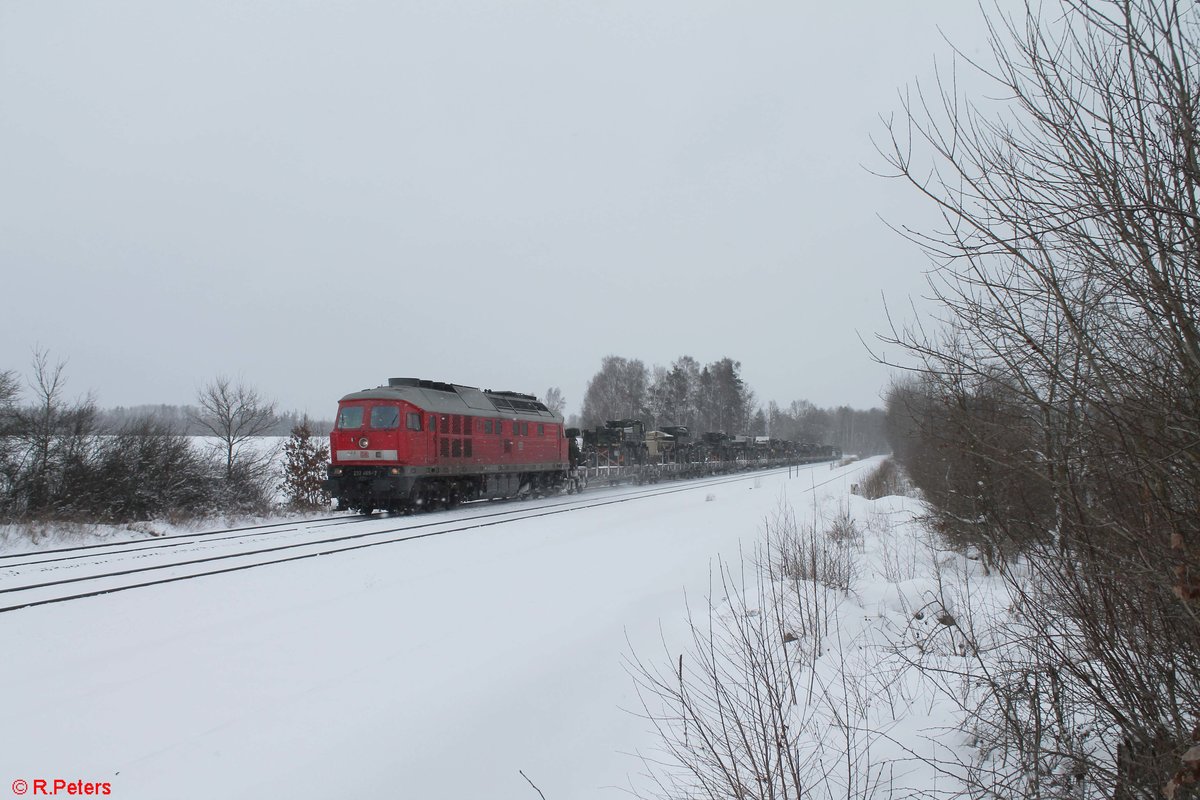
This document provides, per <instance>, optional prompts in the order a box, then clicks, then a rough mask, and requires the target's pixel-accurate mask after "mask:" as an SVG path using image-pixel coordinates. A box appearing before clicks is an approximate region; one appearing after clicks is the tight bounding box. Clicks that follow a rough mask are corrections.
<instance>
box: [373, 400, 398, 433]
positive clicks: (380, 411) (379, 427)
mask: <svg viewBox="0 0 1200 800" xmlns="http://www.w3.org/2000/svg"><path fill="white" fill-rule="evenodd" d="M399 427H400V408H399V407H398V406H375V407H374V408H372V409H371V430H373V431H390V430H392V429H393V428H399Z"/></svg>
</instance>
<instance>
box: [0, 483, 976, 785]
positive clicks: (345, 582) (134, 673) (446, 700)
mask: <svg viewBox="0 0 1200 800" xmlns="http://www.w3.org/2000/svg"><path fill="white" fill-rule="evenodd" d="M873 464H874V462H873V461H866V462H860V463H856V464H851V465H849V466H844V467H837V468H831V467H830V466H829V465H825V464H822V465H816V466H814V467H810V468H804V469H802V470H801V471H800V473H799V475H796V474H795V473H793V474H791V475H789V472H788V471H787V470H782V471H775V472H770V473H762V474H748V475H743V476H738V480H734V481H729V482H726V483H722V484H719V485H696V486H694V487H688V486H687V485H685V484H663V485H662V486H660V487H659V488H671V489H678V491H672V492H670V493H666V494H661V495H657V496H652V497H639V496H636V495H635V494H634V493H631V492H630V488H631V487H622V488H619V489H594V490H590V491H589V492H587V493H585V495H584V498H585V499H600V498H605V497H611V498H612V499H620V498H621V497H627V498H628V499H627V500H626V501H625V502H615V503H612V504H609V505H605V506H602V507H596V508H590V509H580V510H577V511H572V512H570V513H560V514H556V515H552V516H541V517H535V518H530V519H525V520H522V521H521V522H519V523H514V524H505V525H498V526H494V527H481V528H475V529H471V530H465V531H461V532H457V533H454V534H449V535H444V536H433V537H429V538H425V539H419V540H411V541H407V542H403V543H397V544H391V545H384V546H378V547H371V548H369V549H365V550H360V551H356V552H350V553H343V554H334V555H329V556H323V557H320V558H309V559H307V560H303V561H298V562H295V563H290V564H284V565H279V566H267V567H262V568H256V569H250V570H246V571H242V572H235V573H231V574H228V575H217V576H211V577H204V578H199V579H195V580H187V581H182V582H179V583H173V584H168V585H164V586H155V587H149V588H144V589H135V590H130V591H123V592H119V593H114V594H110V595H104V596H100V597H94V598H89V599H85V600H76V601H71V602H66V603H60V604H54V605H47V606H42V607H37V608H28V609H23V610H18V611H12V612H8V613H4V614H0V641H3V642H4V643H5V651H6V652H5V657H4V658H3V659H0V682H2V684H0V685H3V686H5V687H7V690H8V692H7V695H6V698H5V702H4V713H3V720H4V721H3V730H4V737H3V742H2V747H0V767H2V770H0V787H4V790H5V791H7V789H8V787H9V785H10V783H11V782H12V781H16V780H25V781H28V782H29V783H30V784H32V782H33V781H34V780H35V779H47V780H49V781H53V780H55V779H62V780H65V781H68V782H70V781H75V780H82V781H91V782H107V783H109V784H110V785H111V796H113V797H118V798H156V799H157V798H180V799H182V798H212V797H222V798H276V797H288V798H297V799H299V798H313V799H314V800H315V799H316V798H330V797H371V798H376V797H388V798H422V799H428V798H501V799H507V798H523V799H524V800H529V799H530V798H537V797H538V790H540V791H541V792H543V793H544V794H545V797H546V798H547V800H567V799H569V798H603V797H613V798H618V797H627V796H629V794H628V792H629V791H631V790H632V791H635V792H637V791H643V792H647V793H648V792H651V791H652V787H653V784H652V782H651V780H650V778H648V777H647V776H646V774H645V773H646V769H645V764H644V763H643V761H642V760H641V757H640V756H645V757H648V758H651V759H653V758H654V757H655V753H657V752H658V751H659V749H660V748H661V745H660V742H659V740H658V739H657V738H656V736H655V734H654V731H653V726H652V725H651V724H650V723H649V722H648V721H647V720H646V719H645V718H644V717H643V715H642V703H641V700H640V699H639V695H638V692H637V690H636V684H635V681H634V678H633V677H632V676H631V674H630V659H631V657H636V658H638V659H641V660H643V661H645V662H649V663H652V664H653V663H656V662H657V661H658V660H662V661H663V662H664V665H665V666H667V667H668V668H669V665H667V664H666V658H667V656H666V654H676V653H679V652H682V651H683V650H684V649H686V648H687V646H688V645H689V643H690V641H691V632H690V630H689V628H688V618H687V606H690V607H691V609H692V613H693V614H696V612H697V610H698V609H700V610H705V609H707V600H706V598H708V597H709V596H710V594H711V592H710V587H712V586H713V585H714V580H715V578H716V576H719V573H720V563H721V561H722V560H723V561H725V562H730V563H737V562H739V560H740V559H741V558H742V557H743V556H746V557H747V558H749V557H750V554H751V553H753V552H754V550H755V548H756V546H757V543H758V542H759V541H760V540H761V539H762V537H763V532H764V529H765V528H766V527H769V526H770V524H771V523H770V520H771V519H772V518H773V516H774V515H777V514H778V512H779V509H780V508H781V507H782V506H784V505H788V506H790V507H791V508H792V509H793V510H794V512H795V514H796V516H797V517H798V518H800V519H802V520H808V521H809V522H810V523H811V522H813V521H817V522H819V523H820V524H824V523H825V522H826V521H828V520H831V519H833V518H835V517H836V516H838V515H839V514H846V513H849V515H850V516H851V517H853V518H854V519H855V521H856V525H857V527H858V529H859V530H860V531H861V532H862V533H863V537H862V540H861V542H860V543H859V544H856V545H855V547H856V553H857V555H856V568H855V572H856V576H855V577H854V579H853V584H852V586H851V590H850V591H849V592H838V593H835V595H836V596H835V600H834V602H832V603H831V604H829V607H830V608H832V609H834V612H835V614H836V615H837V619H838V620H839V621H836V622H835V624H833V625H826V630H832V631H837V633H838V635H837V637H833V636H825V637H824V640H823V641H824V644H823V645H822V646H821V647H820V648H819V649H818V650H819V651H818V652H816V653H813V654H812V655H811V659H812V667H813V675H814V676H816V677H817V680H818V681H820V682H823V683H827V684H829V685H830V686H834V685H841V686H842V687H843V688H847V687H848V684H847V682H846V676H847V675H850V676H851V679H852V680H853V681H859V678H860V677H861V675H862V674H863V673H866V674H872V673H874V674H878V675H879V676H883V675H884V674H885V672H886V674H887V679H886V681H884V682H885V683H886V684H887V686H889V687H890V689H889V690H888V693H887V695H886V696H888V697H890V698H892V699H891V700H890V702H889V704H886V705H885V704H884V703H882V702H876V703H875V705H874V707H873V708H872V709H866V708H864V709H862V713H861V714H860V717H861V722H863V723H864V724H866V723H869V724H870V725H871V726H876V724H877V723H878V727H880V729H881V730H883V731H884V734H883V735H878V734H876V733H872V734H870V735H867V734H865V733H863V732H862V731H859V733H857V734H855V735H854V736H852V737H850V738H849V739H847V741H849V742H850V744H851V745H852V746H853V747H854V748H856V752H859V751H861V750H862V749H863V748H864V747H865V748H866V750H867V754H866V757H865V758H864V757H862V756H861V754H860V756H859V758H858V759H857V760H856V763H857V764H858V767H862V768H867V769H868V772H869V770H870V769H879V768H880V766H881V765H883V764H884V763H885V762H890V766H889V772H888V776H889V780H890V781H891V782H892V783H894V784H895V785H897V786H900V785H907V786H917V787H919V788H936V787H935V784H936V783H937V781H938V780H941V781H942V782H943V786H944V785H945V783H946V781H947V780H948V779H947V778H946V777H945V776H943V777H941V778H939V777H938V776H937V774H936V771H934V770H932V769H931V768H930V767H929V765H928V764H926V763H922V762H920V761H913V756H914V755H919V756H921V757H923V758H929V757H932V758H939V759H941V758H945V757H946V753H950V752H954V750H955V748H956V747H957V746H958V745H959V744H961V740H962V736H961V734H958V733H956V732H954V731H953V730H947V728H948V727H949V726H952V725H953V723H954V720H955V717H954V711H953V708H952V704H950V703H948V702H947V701H946V700H945V699H940V698H939V697H937V696H936V695H934V694H929V693H928V688H927V687H926V688H925V689H922V688H921V687H920V686H919V685H918V683H916V682H914V680H913V679H910V678H908V677H904V676H902V675H901V674H900V672H901V671H900V670H899V668H896V671H895V672H888V671H887V670H885V669H883V661H884V660H885V654H886V653H889V652H891V650H890V648H892V647H893V644H892V643H894V642H895V641H896V638H895V637H896V636H897V635H898V636H900V637H901V640H903V637H905V636H908V637H913V636H915V637H917V639H918V640H919V639H920V637H921V636H922V635H927V636H929V637H931V639H932V637H933V636H934V635H935V634H937V632H938V628H939V625H940V624H939V623H937V622H936V621H935V620H936V616H937V615H936V614H928V613H926V614H923V615H919V616H920V621H919V622H916V624H915V626H914V620H916V619H917V616H915V612H917V611H918V610H920V609H924V610H925V612H929V610H930V609H929V606H930V599H931V598H933V597H937V596H941V597H948V596H949V594H950V593H951V590H952V589H953V586H948V585H946V582H949V581H953V580H955V579H954V578H953V574H962V575H968V576H969V575H970V574H971V566H970V564H969V562H965V560H963V559H959V558H958V557H956V556H952V555H948V554H944V553H938V552H937V551H936V550H935V549H934V548H932V546H931V545H930V544H929V543H928V542H927V541H925V539H924V537H923V536H922V535H921V534H920V528H919V526H918V525H916V524H914V523H913V522H912V517H913V515H914V514H915V513H917V512H918V511H919V509H918V507H917V504H916V503H915V502H914V501H912V500H906V499H902V498H884V499H882V500H879V501H874V502H872V501H867V500H863V499H861V498H858V497H853V496H851V495H850V493H849V492H850V487H851V485H852V484H853V483H854V482H856V481H857V480H858V479H859V478H861V476H862V474H864V473H865V471H867V470H868V469H869V468H870V467H871V466H873ZM541 502H547V501H541ZM502 505H512V504H502ZM520 505H528V504H520ZM493 507H495V506H493ZM476 513H478V509H472V508H464V509H460V510H457V511H455V512H452V513H444V514H433V515H427V517H424V518H422V519H424V520H433V519H434V518H443V517H444V518H446V519H451V518H454V519H457V518H460V517H461V518H464V519H465V518H467V517H469V516H471V515H472V514H476ZM406 519H407V518H406ZM359 524H367V525H387V524H393V525H394V524H396V520H390V522H389V520H388V518H380V519H378V520H372V521H370V522H368V523H359ZM951 566H952V567H953V568H952V569H951V568H950V567H951ZM934 567H936V568H937V569H933V568H934ZM748 572H752V570H748ZM935 572H936V575H935V574H934V573H935ZM952 573H953V574H952ZM21 582H22V581H21V578H20V575H19V574H14V571H12V570H10V571H8V572H5V571H3V570H2V568H0V591H3V590H5V589H6V588H11V587H12V586H15V585H18V584H20V583H21ZM717 585H719V583H718V584H717ZM753 591H754V590H751V593H752V594H753ZM717 594H720V593H719V592H718V593H717ZM713 599H714V601H715V602H716V603H717V605H718V606H720V604H721V600H722V598H721V597H717V596H714V597H713ZM685 603H686V604H687V605H685ZM930 626H932V627H930ZM941 627H942V628H945V627H946V626H944V625H941ZM923 632H924V633H923ZM946 641H947V642H951V639H946ZM918 644H919V642H918ZM664 648H665V651H664ZM952 650H953V646H952V645H951V646H950V649H949V651H948V652H949V653H950V655H952V652H951V651H952ZM935 651H936V648H933V649H930V648H922V652H935ZM895 663H900V662H895ZM864 665H865V666H864ZM888 669H892V667H889V668H888ZM839 676H840V677H839ZM855 676H859V677H855ZM863 680H865V679H863ZM880 680H881V681H883V678H882V677H881V678H880ZM859 682H861V681H859ZM863 685H864V686H865V684H863ZM881 685H882V684H881ZM872 691H875V692H876V694H877V696H878V697H879V698H882V697H883V696H885V695H878V690H877V687H876V689H873V690H872ZM860 695H861V692H859V693H858V694H857V695H856V696H860ZM831 696H832V695H831V693H830V691H825V692H824V694H823V697H826V698H828V697H831ZM847 696H849V695H847ZM806 708H808V709H809V711H808V712H806V713H808V714H809V715H810V716H811V715H819V714H822V713H826V712H824V711H822V703H816V702H813V703H809V704H808V705H807V706H806ZM885 717H886V722H881V720H884V718H885ZM815 730H823V731H825V732H827V733H828V734H829V736H830V740H829V742H827V743H826V744H825V745H821V744H820V742H819V741H818V742H817V743H816V744H815V745H814V746H816V747H821V746H828V747H831V748H833V750H832V751H831V752H835V751H836V750H837V748H838V737H839V736H842V735H841V734H838V733H837V730H836V729H835V728H834V727H832V726H831V725H830V724H829V722H828V721H827V722H826V723H825V724H824V725H823V726H822V727H821V728H817V729H815ZM855 737H857V738H855ZM819 738H821V737H818V739H819ZM842 738H846V737H844V736H843V737H842ZM939 747H941V748H942V751H941V752H940V753H939V751H938V748H939ZM843 749H844V748H843ZM522 772H523V773H524V775H522V774H521V773H522ZM526 776H527V778H528V779H527V778H526ZM531 782H532V784H535V785H536V787H537V788H536V789H535V788H534V785H531ZM947 788H948V787H947ZM843 796H845V795H844V794H843ZM881 796H887V795H886V793H885V794H882V795H881ZM898 796H904V795H903V794H901V795H898Z"/></svg>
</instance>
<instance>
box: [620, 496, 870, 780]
mask: <svg viewBox="0 0 1200 800" xmlns="http://www.w3.org/2000/svg"><path fill="white" fill-rule="evenodd" d="M822 543H824V544H822ZM796 548H799V549H800V551H801V552H799V553H797V552H794V551H795V550H796ZM836 549H837V548H836V547H835V546H834V545H833V544H832V537H831V536H829V535H828V533H827V532H826V533H822V534H821V535H817V534H806V535H801V533H800V530H799V526H798V525H797V524H796V521H795V515H794V514H793V513H792V512H791V510H790V509H789V508H787V507H786V506H781V508H780V509H779V512H778V513H777V514H776V515H775V517H774V518H773V519H772V520H770V521H769V522H768V524H767V536H766V537H765V540H764V543H763V546H762V549H761V551H760V552H759V553H758V555H757V558H756V566H757V569H756V572H755V576H754V578H753V579H751V580H750V581H747V579H746V576H745V575H744V574H743V575H741V576H740V578H739V577H737V576H735V575H734V574H733V572H732V571H731V570H730V569H729V568H728V567H727V566H726V565H724V564H722V565H721V566H720V568H719V573H718V575H717V585H716V586H714V587H712V595H713V596H714V597H715V598H717V597H719V598H720V599H714V600H713V601H712V602H710V603H709V605H708V607H707V609H706V613H705V614H704V615H702V616H701V617H700V618H698V619H697V618H695V617H692V616H691V614H690V612H689V619H690V622H691V624H690V630H691V640H690V643H689V646H688V647H687V649H686V650H685V651H684V652H682V653H677V652H673V651H671V650H670V649H669V648H666V649H665V651H664V660H663V661H662V662H661V664H656V663H651V662H648V661H646V660H644V659H641V658H638V657H636V656H634V657H633V658H632V660H631V664H630V667H631V673H632V675H633V677H634V680H635V683H636V685H637V688H638V692H639V696H640V698H641V701H642V707H643V709H644V713H645V715H646V718H647V719H648V720H650V722H651V723H652V724H653V726H654V727H655V729H656V731H657V732H658V734H659V738H660V741H661V744H662V747H661V750H660V751H657V752H655V753H653V754H646V755H645V763H646V767H647V770H648V773H649V774H650V775H651V776H652V778H653V780H654V783H655V786H656V791H655V794H656V796H658V797H662V798H680V799H681V800H682V798H694V797H706V798H730V799H731V800H733V799H734V798H737V799H738V800H752V799H753V800H758V799H759V798H761V799H762V800H766V799H767V798H771V799H772V800H792V799H794V800H802V799H804V798H810V797H812V798H816V797H823V798H835V797H836V798H871V797H876V796H879V797H886V796H888V793H887V792H888V786H889V784H890V776H891V773H890V771H889V768H888V767H887V765H884V764H876V763H874V762H873V761H872V758H871V746H872V743H873V742H875V741H876V740H877V739H878V737H879V736H880V733H879V732H878V731H877V730H876V729H875V727H874V726H873V725H872V724H871V723H870V722H869V721H868V708H869V707H870V706H871V703H872V702H876V703H878V698H877V697H876V696H875V691H874V688H875V687H874V685H873V686H872V688H871V689H868V688H867V686H866V683H867V681H866V680H865V678H864V676H865V675H867V674H868V673H869V672H870V668H868V667H865V666H863V665H858V664H853V665H852V664H850V663H848V662H847V661H846V660H845V657H844V655H843V657H842V658H843V660H842V661H840V662H839V663H836V664H830V663H825V662H823V661H822V658H823V656H824V654H825V653H826V652H827V650H828V643H829V641H830V637H837V638H838V639H841V638H842V636H843V632H842V631H841V629H840V627H839V626H838V623H837V619H838V617H837V615H836V614H835V613H834V606H835V605H836V603H837V602H838V598H839V597H844V593H845V586H846V585H847V584H848V583H849V579H848V578H847V576H846V567H845V565H840V564H839V565H836V566H835V565H833V562H834V561H836V558H835V557H833V556H832V551H834V550H836ZM822 550H825V551H826V554H825V555H821V551H822ZM806 575H807V576H809V577H805V576H806ZM815 575H821V576H822V577H821V578H818V579H814V578H813V577H812V576H815ZM824 578H833V579H834V580H835V581H837V582H838V584H839V585H837V586H833V585H826V584H825V583H823V582H822V581H823V580H824ZM839 644H841V645H842V647H841V648H839V652H844V651H846V650H852V649H853V648H851V647H847V646H846V645H847V644H848V643H846V642H839ZM874 666H875V665H872V667H874Z"/></svg>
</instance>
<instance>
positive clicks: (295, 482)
mask: <svg viewBox="0 0 1200 800" xmlns="http://www.w3.org/2000/svg"><path fill="white" fill-rule="evenodd" d="M283 452H284V462H283V483H282V485H281V486H282V489H283V493H284V496H285V497H286V498H287V503H288V505H289V506H290V507H291V508H294V509H298V510H312V509H315V508H327V507H328V506H329V493H328V492H326V491H325V490H324V489H323V488H321V481H322V480H323V479H324V478H325V465H326V464H328V463H329V445H328V444H326V443H325V442H323V441H321V439H320V438H319V437H315V436H314V435H313V431H312V427H311V424H310V423H309V421H308V416H307V415H306V416H305V417H304V418H303V419H302V420H300V422H298V423H297V424H295V425H293V426H292V433H291V437H290V438H289V439H288V440H287V442H286V443H285V444H284V445H283Z"/></svg>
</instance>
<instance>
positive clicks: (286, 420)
mask: <svg viewBox="0 0 1200 800" xmlns="http://www.w3.org/2000/svg"><path fill="white" fill-rule="evenodd" d="M96 415H97V422H98V424H99V426H100V428H101V429H102V430H105V431H117V430H121V429H122V428H123V427H124V426H126V425H127V424H129V423H131V422H133V421H134V420H139V419H145V418H150V419H154V420H156V421H158V422H161V423H164V424H165V425H167V426H169V427H170V429H171V430H173V431H176V432H178V433H181V434H183V435H185V436H204V435H205V434H207V433H209V431H208V430H206V429H205V428H204V427H203V426H202V425H201V424H200V422H199V421H198V420H199V417H200V408H199V406H192V405H186V406H179V405H167V404H165V403H164V404H158V405H140V406H128V407H126V406H117V407H116V408H105V409H97V411H96ZM302 419H304V415H303V414H301V413H300V412H298V411H284V412H277V413H276V414H275V421H274V422H273V423H272V424H271V425H269V426H268V427H267V428H265V429H264V430H263V431H262V432H261V433H260V434H258V435H259V436H287V435H288V434H290V433H291V432H292V428H294V427H295V426H296V425H298V424H299V423H300V421H301V420H302ZM308 427H309V430H311V431H312V432H313V434H316V435H321V436H326V435H328V434H329V432H330V431H331V430H333V420H329V419H311V418H310V419H309V420H308Z"/></svg>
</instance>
